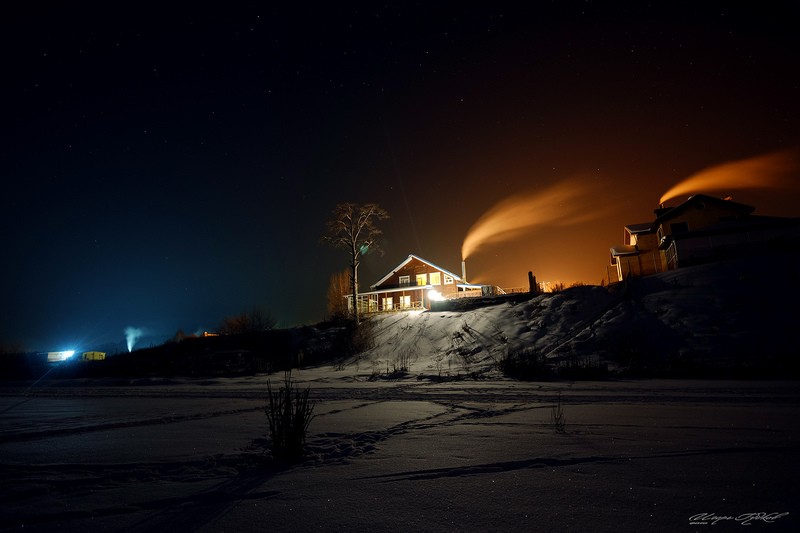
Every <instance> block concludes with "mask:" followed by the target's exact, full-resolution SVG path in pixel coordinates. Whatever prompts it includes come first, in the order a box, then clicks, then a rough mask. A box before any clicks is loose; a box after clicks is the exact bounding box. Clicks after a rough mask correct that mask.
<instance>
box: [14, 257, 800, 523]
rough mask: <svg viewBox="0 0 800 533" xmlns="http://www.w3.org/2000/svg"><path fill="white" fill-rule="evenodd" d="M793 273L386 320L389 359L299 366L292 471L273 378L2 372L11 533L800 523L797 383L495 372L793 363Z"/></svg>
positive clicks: (779, 268) (379, 331)
mask: <svg viewBox="0 0 800 533" xmlns="http://www.w3.org/2000/svg"><path fill="white" fill-rule="evenodd" d="M795 264H796V262H794V261H783V262H781V261H771V262H731V263H724V264H718V265H708V266H705V267H697V268H695V269H687V270H684V271H677V272H674V273H668V274H664V275H660V276H653V277H649V278H646V279H642V280H637V281H638V283H635V284H632V285H631V286H629V287H628V288H627V289H626V290H625V291H620V290H618V291H612V292H610V291H607V290H605V289H603V288H600V287H578V288H575V289H572V290H568V291H564V292H563V293H559V294H548V295H542V296H538V297H535V298H532V299H526V300H518V301H506V302H502V303H499V304H497V305H491V306H488V307H483V308H480V309H470V310H461V311H435V312H425V313H418V312H411V313H398V314H390V315H384V316H382V317H379V318H377V319H375V321H374V333H375V346H374V348H371V349H370V350H368V351H366V352H364V353H361V354H359V355H357V356H353V357H351V358H349V359H343V360H339V361H337V362H336V363H335V364H331V365H326V366H322V367H318V368H310V369H302V370H296V371H295V372H294V373H293V378H294V379H295V380H297V381H298V383H299V384H301V386H303V387H305V386H308V387H310V390H311V396H312V398H313V399H314V400H315V402H316V407H315V413H316V418H314V420H313V421H312V422H311V425H310V428H309V435H308V441H307V449H306V452H307V453H306V456H305V458H304V460H303V461H302V462H300V463H299V464H295V465H284V464H278V463H276V462H274V461H271V460H270V459H269V458H268V455H267V453H266V450H267V449H268V440H267V420H266V417H265V415H264V412H263V409H264V405H265V397H266V382H267V380H268V379H270V380H272V382H273V384H275V383H276V382H280V381H281V380H282V377H283V376H282V375H271V376H266V375H257V376H251V377H239V378H209V379H181V378H173V379H169V380H168V379H160V378H141V379H108V380H101V379H47V378H46V377H45V378H44V379H42V380H40V381H38V382H36V383H33V384H32V383H16V384H15V383H10V382H4V383H0V474H1V475H2V480H3V482H2V486H1V487H2V488H0V527H1V528H3V529H10V530H17V529H19V530H22V529H24V530H26V531H27V530H34V531H36V530H55V529H57V530H62V531H119V530H124V531H162V530H175V531H239V532H241V531H263V530H277V531H313V530H319V531H586V530H592V531H614V532H617V531H705V530H709V529H710V530H712V531H720V530H722V531H731V530H733V531H740V530H741V529H740V528H741V527H743V526H747V525H749V526H751V527H753V528H754V529H753V531H755V530H758V531H770V532H772V531H800V517H799V515H800V490H798V489H797V480H798V479H800V417H798V416H797V414H798V412H800V383H798V382H797V381H777V380H773V381H721V380H717V381H701V380H622V379H616V380H608V381H597V382H591V381H580V382H571V381H566V380H563V379H562V380H555V381H548V382H519V381H514V380H510V379H507V378H505V377H503V376H502V375H501V374H500V373H499V372H498V370H497V362H498V361H501V360H502V359H503V358H504V357H506V356H507V355H508V354H509V353H512V354H513V353H519V352H520V351H524V350H526V349H528V350H535V351H536V352H537V353H539V354H543V355H545V356H546V357H547V358H548V359H550V360H551V361H552V362H553V363H555V364H557V363H558V362H559V361H569V360H570V359H571V358H572V360H575V359H576V358H577V359H579V360H583V359H582V358H595V359H596V360H597V361H601V360H602V361H605V362H608V363H609V364H615V362H616V363H619V362H620V361H621V359H620V354H622V355H623V356H627V357H628V358H629V360H634V359H635V358H636V357H639V358H641V361H639V363H646V362H648V361H653V360H657V359H658V358H664V357H676V356H677V357H679V358H682V360H688V361H689V362H692V361H701V362H703V361H706V362H707V361H712V362H714V361H715V359H714V358H719V357H720V356H726V355H732V357H730V359H731V360H734V359H736V358H741V357H744V358H745V359H744V360H745V361H754V360H755V361H757V360H759V358H765V359H766V358H769V357H772V356H773V355H774V354H776V353H779V354H782V355H783V356H784V357H785V356H787V355H788V356H790V357H791V356H792V354H795V355H796V354H797V348H796V346H797V344H796V343H795V342H793V339H794V330H795V328H796V326H795V324H794V322H795V316H796V313H794V312H792V311H791V310H789V311H787V308H786V306H785V305H784V304H785V302H794V301H797V300H798V298H797V296H798V294H797V293H798V288H797V284H792V283H790V282H789V281H788V280H793V279H794V278H795V277H796V272H795V270H796V267H795V266H794V265H795ZM776 280H777V283H776ZM748 358H749V359H748ZM622 362H623V363H624V362H625V361H624V359H622ZM402 367H405V368H407V369H408V371H407V372H405V373H395V372H394V371H395V370H397V369H399V368H402ZM559 398H560V400H561V402H562V407H563V410H564V413H565V416H566V425H565V428H564V429H565V431H563V432H558V431H556V430H555V429H556V428H555V427H554V424H553V423H552V419H551V416H552V413H553V409H554V407H555V406H556V405H557V402H558V401H559ZM785 513H788V514H785Z"/></svg>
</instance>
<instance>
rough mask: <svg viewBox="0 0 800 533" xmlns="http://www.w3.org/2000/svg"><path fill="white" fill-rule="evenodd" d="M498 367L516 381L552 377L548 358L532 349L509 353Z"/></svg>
mask: <svg viewBox="0 0 800 533" xmlns="http://www.w3.org/2000/svg"><path fill="white" fill-rule="evenodd" d="M497 366H498V369H499V370H500V371H501V372H503V373H504V374H505V375H507V376H509V377H512V378H516V379H523V380H531V381H533V380H546V379H548V378H549V377H550V366H549V365H548V364H547V358H546V357H545V356H544V355H543V354H541V353H539V352H538V351H537V350H536V349H535V348H532V347H525V348H522V349H520V350H515V351H509V352H507V354H506V356H505V358H504V359H502V360H500V361H499V362H498V363H497Z"/></svg>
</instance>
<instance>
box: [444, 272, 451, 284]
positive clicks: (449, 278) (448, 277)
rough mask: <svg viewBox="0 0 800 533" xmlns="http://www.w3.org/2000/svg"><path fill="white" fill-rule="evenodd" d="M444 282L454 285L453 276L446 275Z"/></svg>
mask: <svg viewBox="0 0 800 533" xmlns="http://www.w3.org/2000/svg"><path fill="white" fill-rule="evenodd" d="M444 284H445V285H452V284H453V276H448V275H447V274H445V275H444Z"/></svg>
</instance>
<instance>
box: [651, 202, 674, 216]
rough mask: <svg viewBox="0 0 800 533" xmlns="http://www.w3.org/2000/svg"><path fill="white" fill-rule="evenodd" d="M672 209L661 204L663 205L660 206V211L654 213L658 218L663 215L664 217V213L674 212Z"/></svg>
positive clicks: (656, 210)
mask: <svg viewBox="0 0 800 533" xmlns="http://www.w3.org/2000/svg"><path fill="white" fill-rule="evenodd" d="M672 209H673V208H672V207H664V204H661V205H659V206H658V209H655V210H654V211H653V213H655V214H656V218H658V217H660V216H661V215H663V214H664V213H667V212H669V211H672Z"/></svg>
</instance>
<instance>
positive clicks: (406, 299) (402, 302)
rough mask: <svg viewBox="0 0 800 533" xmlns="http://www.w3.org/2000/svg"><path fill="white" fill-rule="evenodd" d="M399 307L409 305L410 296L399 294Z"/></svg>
mask: <svg viewBox="0 0 800 533" xmlns="http://www.w3.org/2000/svg"><path fill="white" fill-rule="evenodd" d="M400 307H411V296H401V297H400Z"/></svg>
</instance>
